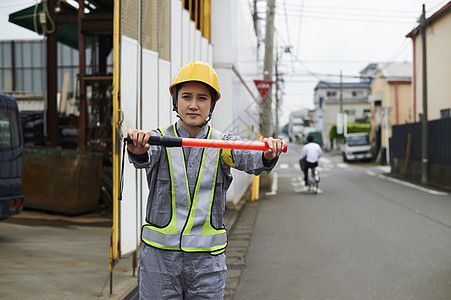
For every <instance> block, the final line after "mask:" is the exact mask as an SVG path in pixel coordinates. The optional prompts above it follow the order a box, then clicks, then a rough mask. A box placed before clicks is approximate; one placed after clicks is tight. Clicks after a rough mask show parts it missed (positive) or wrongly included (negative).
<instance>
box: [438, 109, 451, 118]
mask: <svg viewBox="0 0 451 300" xmlns="http://www.w3.org/2000/svg"><path fill="white" fill-rule="evenodd" d="M450 113H451V109H450V108H448V109H442V110H440V117H441V118H442V119H444V118H449V117H451V114H450Z"/></svg>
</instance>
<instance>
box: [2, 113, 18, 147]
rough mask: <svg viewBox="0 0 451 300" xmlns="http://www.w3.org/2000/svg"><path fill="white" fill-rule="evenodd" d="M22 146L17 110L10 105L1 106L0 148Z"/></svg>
mask: <svg viewBox="0 0 451 300" xmlns="http://www.w3.org/2000/svg"><path fill="white" fill-rule="evenodd" d="M19 146H20V131H19V119H18V116H17V111H16V110H15V109H12V108H11V107H9V106H2V107H0V149H16V148H18V147H19Z"/></svg>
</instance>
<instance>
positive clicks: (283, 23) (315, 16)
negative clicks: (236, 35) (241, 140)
mask: <svg viewBox="0 0 451 300" xmlns="http://www.w3.org/2000/svg"><path fill="white" fill-rule="evenodd" d="M222 1H226V0H222ZM235 1H246V2H248V3H249V4H251V3H253V0H235ZM36 2H37V1H35V0H15V1H6V0H0V17H1V18H0V40H10V39H33V38H40V36H38V35H37V34H35V33H33V32H31V31H30V30H26V29H22V28H20V27H19V26H17V25H14V24H11V23H9V22H8V15H9V14H10V13H12V12H15V11H17V10H20V9H22V8H25V7H27V6H29V5H33V4H35V3H36ZM447 2H448V0H446V1H443V0H377V1H368V0H364V1H362V0H360V1H358V0H341V1H336V0H276V16H275V27H276V32H275V44H276V43H277V45H278V47H277V48H278V49H283V48H287V47H290V49H291V53H285V52H284V53H282V51H280V53H279V54H280V55H281V56H280V67H279V70H280V72H281V73H283V78H284V80H285V88H284V95H283V97H282V104H281V107H280V111H281V112H282V116H281V119H280V124H284V123H286V122H287V121H288V116H289V113H291V112H292V111H296V110H300V109H302V108H314V106H313V92H314V91H313V89H314V87H315V86H316V84H317V83H318V81H319V80H325V81H334V82H339V80H340V79H339V74H340V72H342V74H343V80H345V81H358V78H352V76H358V75H359V71H360V70H362V69H363V68H365V67H366V66H367V65H368V64H369V63H373V62H393V61H409V62H411V61H412V43H411V40H410V39H408V38H406V37H405V35H406V34H407V33H409V32H410V31H411V30H412V29H413V28H415V27H416V26H417V25H418V22H417V20H418V18H419V17H420V15H421V11H422V4H425V5H426V17H429V16H430V15H431V14H433V13H434V12H436V11H437V10H439V9H440V8H441V7H443V6H444V5H445V4H446V3H447ZM264 4H265V3H264V1H260V5H264ZM259 11H261V12H264V8H263V9H259ZM261 17H265V15H264V14H262V15H261ZM263 25H264V24H263ZM263 34H264V32H263ZM329 75H334V76H329Z"/></svg>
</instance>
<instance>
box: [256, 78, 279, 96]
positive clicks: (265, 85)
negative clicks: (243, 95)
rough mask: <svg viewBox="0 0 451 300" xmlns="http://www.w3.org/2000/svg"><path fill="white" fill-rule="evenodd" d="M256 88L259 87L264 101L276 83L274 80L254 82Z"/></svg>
mask: <svg viewBox="0 0 451 300" xmlns="http://www.w3.org/2000/svg"><path fill="white" fill-rule="evenodd" d="M254 83H255V86H257V90H258V92H259V93H260V96H262V101H263V99H265V96H266V94H268V92H269V91H270V90H271V87H272V84H273V83H274V81H272V80H254Z"/></svg>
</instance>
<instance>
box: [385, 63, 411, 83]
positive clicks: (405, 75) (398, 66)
mask: <svg viewBox="0 0 451 300" xmlns="http://www.w3.org/2000/svg"><path fill="white" fill-rule="evenodd" d="M378 70H379V71H380V74H381V75H382V77H383V78H385V79H387V80H397V81H402V80H405V81H408V80H411V78H412V74H413V65H412V63H411V62H402V63H400V62H393V63H388V64H379V65H378Z"/></svg>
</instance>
